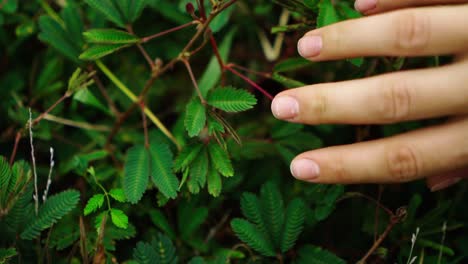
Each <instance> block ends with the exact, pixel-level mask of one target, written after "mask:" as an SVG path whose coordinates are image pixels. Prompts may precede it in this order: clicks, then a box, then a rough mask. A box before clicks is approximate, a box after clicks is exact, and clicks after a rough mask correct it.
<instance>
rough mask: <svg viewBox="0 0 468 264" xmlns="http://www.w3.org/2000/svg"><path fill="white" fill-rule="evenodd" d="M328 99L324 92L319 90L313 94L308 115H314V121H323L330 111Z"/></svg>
mask: <svg viewBox="0 0 468 264" xmlns="http://www.w3.org/2000/svg"><path fill="white" fill-rule="evenodd" d="M328 104H329V103H328V99H327V96H326V95H325V94H324V92H322V91H320V90H317V91H316V92H314V93H313V95H312V98H311V103H310V109H308V110H309V111H308V113H310V114H312V115H313V117H314V119H318V121H320V120H322V119H323V118H324V116H325V115H326V113H327V111H328Z"/></svg>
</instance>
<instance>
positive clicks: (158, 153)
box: [149, 143, 179, 199]
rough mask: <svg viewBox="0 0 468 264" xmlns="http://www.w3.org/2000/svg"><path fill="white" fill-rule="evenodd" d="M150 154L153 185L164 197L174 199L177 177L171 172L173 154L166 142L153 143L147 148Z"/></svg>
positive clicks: (177, 182)
mask: <svg viewBox="0 0 468 264" xmlns="http://www.w3.org/2000/svg"><path fill="white" fill-rule="evenodd" d="M149 151H150V154H151V178H152V179H153V183H154V185H156V187H157V188H158V189H159V191H160V192H162V193H163V194H164V195H165V196H166V197H168V198H172V199H175V198H176V197H177V190H178V187H179V179H178V178H177V177H176V175H175V174H174V173H173V172H172V166H173V156H172V151H171V149H170V148H169V145H167V144H166V143H153V144H151V146H150V148H149Z"/></svg>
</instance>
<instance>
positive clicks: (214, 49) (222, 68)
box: [210, 30, 226, 86]
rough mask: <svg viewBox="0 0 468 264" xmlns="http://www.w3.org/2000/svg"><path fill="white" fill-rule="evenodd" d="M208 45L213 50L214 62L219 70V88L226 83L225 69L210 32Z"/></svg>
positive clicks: (216, 44)
mask: <svg viewBox="0 0 468 264" xmlns="http://www.w3.org/2000/svg"><path fill="white" fill-rule="evenodd" d="M210 43H211V47H212V48H213V52H214V54H215V57H216V60H217V61H218V64H219V68H220V69H221V86H224V83H225V82H226V69H225V68H224V62H223V58H221V54H220V53H219V48H218V43H216V39H215V38H214V36H213V32H211V30H210Z"/></svg>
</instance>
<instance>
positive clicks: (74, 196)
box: [21, 190, 80, 240]
mask: <svg viewBox="0 0 468 264" xmlns="http://www.w3.org/2000/svg"><path fill="white" fill-rule="evenodd" d="M79 200H80V193H79V192H78V191H75V190H68V191H63V192H61V193H58V194H55V195H52V196H50V197H49V198H48V199H47V201H46V202H45V203H44V205H43V206H42V207H41V208H40V210H39V214H38V215H37V217H33V218H32V219H31V220H30V221H31V222H30V223H29V225H28V226H27V227H26V229H25V230H24V231H23V233H21V238H22V239H25V240H32V239H34V238H36V237H38V236H39V235H40V233H41V231H43V230H45V229H47V228H49V227H51V226H52V225H53V224H55V223H56V222H57V221H58V220H60V219H61V218H62V217H63V216H65V215H66V214H68V213H69V212H70V211H71V210H73V208H75V206H76V205H77V204H78V202H79Z"/></svg>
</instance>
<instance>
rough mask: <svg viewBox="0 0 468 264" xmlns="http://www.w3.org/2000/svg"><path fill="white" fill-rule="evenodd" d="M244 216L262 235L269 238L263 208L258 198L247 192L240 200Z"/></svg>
mask: <svg viewBox="0 0 468 264" xmlns="http://www.w3.org/2000/svg"><path fill="white" fill-rule="evenodd" d="M240 204H241V210H242V214H243V215H244V216H245V217H246V218H247V220H249V221H250V222H252V223H253V224H255V225H256V226H257V228H258V230H260V231H261V232H262V233H264V234H265V236H266V237H267V234H268V231H267V227H266V223H265V220H264V219H263V215H262V207H261V204H260V201H259V200H258V198H257V196H256V195H254V194H253V193H249V192H245V193H243V194H242V196H241V200H240Z"/></svg>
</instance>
